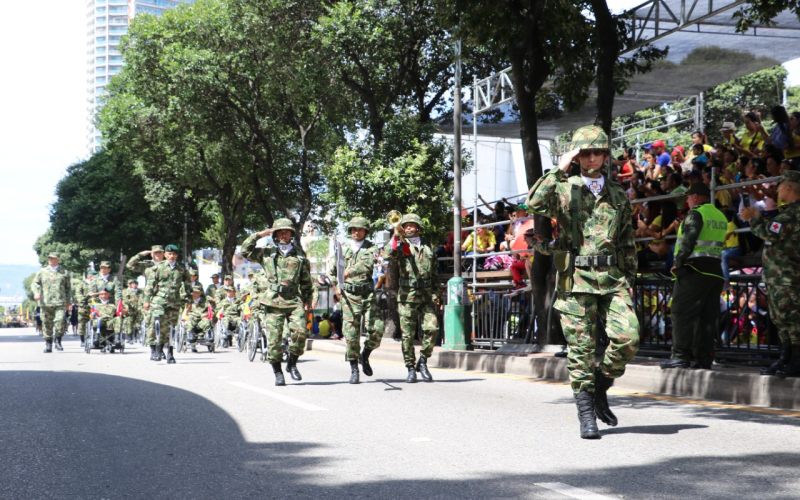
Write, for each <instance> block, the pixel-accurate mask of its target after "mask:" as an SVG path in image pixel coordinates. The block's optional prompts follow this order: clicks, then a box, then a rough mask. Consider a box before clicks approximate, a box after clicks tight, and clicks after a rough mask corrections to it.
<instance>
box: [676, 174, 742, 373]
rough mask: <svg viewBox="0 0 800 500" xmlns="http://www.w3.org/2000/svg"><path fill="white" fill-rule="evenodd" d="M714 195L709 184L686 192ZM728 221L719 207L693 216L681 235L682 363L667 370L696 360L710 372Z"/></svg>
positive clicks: (678, 321) (678, 248)
mask: <svg viewBox="0 0 800 500" xmlns="http://www.w3.org/2000/svg"><path fill="white" fill-rule="evenodd" d="M696 193H697V194H701V195H706V193H708V195H710V190H709V189H708V187H707V186H705V184H702V183H695V184H693V185H692V186H691V187H690V188H689V190H688V191H687V195H692V194H696ZM727 228H728V221H727V219H726V218H725V216H724V215H723V214H722V212H720V211H719V210H718V209H717V208H716V207H715V206H714V205H712V204H710V203H707V204H705V205H700V206H697V207H695V208H694V209H693V210H691V211H690V212H689V213H688V215H687V216H686V219H685V220H684V221H683V223H682V224H681V226H680V228H679V229H678V240H677V241H676V243H675V264H674V265H675V270H674V271H673V274H674V275H675V284H674V287H673V289H672V306H671V311H672V359H673V360H678V361H681V362H683V364H679V363H675V362H673V363H669V362H665V363H663V364H662V366H663V367H670V366H678V367H685V366H686V364H688V363H689V361H690V360H691V358H692V355H694V358H695V360H696V362H697V365H698V366H699V367H702V368H711V360H712V354H713V350H714V339H715V338H716V333H717V321H718V318H719V295H720V293H722V287H723V285H724V278H723V277H722V248H723V245H724V242H725V234H726V232H727Z"/></svg>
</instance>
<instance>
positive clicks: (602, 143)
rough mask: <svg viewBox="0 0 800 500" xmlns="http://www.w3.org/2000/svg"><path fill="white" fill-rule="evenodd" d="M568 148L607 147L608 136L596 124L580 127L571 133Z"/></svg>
mask: <svg viewBox="0 0 800 500" xmlns="http://www.w3.org/2000/svg"><path fill="white" fill-rule="evenodd" d="M569 149H570V150H573V149H606V150H607V149H608V136H607V135H606V133H605V132H603V129H602V128H600V127H598V126H596V125H589V126H588V127H581V128H579V129H578V130H576V131H575V133H574V134H573V135H572V142H570V144H569Z"/></svg>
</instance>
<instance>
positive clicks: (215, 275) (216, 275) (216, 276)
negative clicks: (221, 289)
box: [211, 273, 219, 280]
mask: <svg viewBox="0 0 800 500" xmlns="http://www.w3.org/2000/svg"><path fill="white" fill-rule="evenodd" d="M214 278H217V279H219V273H214V274H212V275H211V279H212V280H213V279H214Z"/></svg>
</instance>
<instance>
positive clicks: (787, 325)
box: [767, 284, 800, 345]
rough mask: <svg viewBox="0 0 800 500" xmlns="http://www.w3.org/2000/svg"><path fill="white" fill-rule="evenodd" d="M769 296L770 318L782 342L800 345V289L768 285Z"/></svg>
mask: <svg viewBox="0 0 800 500" xmlns="http://www.w3.org/2000/svg"><path fill="white" fill-rule="evenodd" d="M767 296H768V297H769V317H770V319H771V320H772V322H773V323H774V324H775V326H776V327H777V328H778V336H779V337H780V339H781V342H782V343H786V342H790V343H791V344H792V345H800V309H798V308H797V299H798V298H800V288H798V287H796V286H787V285H770V284H767Z"/></svg>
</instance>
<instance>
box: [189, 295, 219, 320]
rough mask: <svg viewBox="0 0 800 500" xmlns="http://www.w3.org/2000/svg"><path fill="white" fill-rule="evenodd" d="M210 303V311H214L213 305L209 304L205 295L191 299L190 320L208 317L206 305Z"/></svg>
mask: <svg viewBox="0 0 800 500" xmlns="http://www.w3.org/2000/svg"><path fill="white" fill-rule="evenodd" d="M209 305H211V313H212V314H213V313H214V305H213V304H209V301H208V300H206V296H205V295H201V296H200V300H198V301H197V302H195V300H194V299H192V310H191V311H189V317H190V318H192V321H195V322H196V321H200V320H201V319H203V318H206V317H208V306H209Z"/></svg>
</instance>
